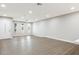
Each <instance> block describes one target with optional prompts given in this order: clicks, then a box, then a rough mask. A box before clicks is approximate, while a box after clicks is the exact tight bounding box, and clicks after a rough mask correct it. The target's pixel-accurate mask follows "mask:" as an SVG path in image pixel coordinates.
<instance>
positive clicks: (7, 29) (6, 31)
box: [0, 17, 12, 39]
mask: <svg viewBox="0 0 79 59" xmlns="http://www.w3.org/2000/svg"><path fill="white" fill-rule="evenodd" d="M5 38H12V19H10V18H4V17H0V39H5Z"/></svg>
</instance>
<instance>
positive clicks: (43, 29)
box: [33, 12, 79, 41]
mask: <svg viewBox="0 0 79 59" xmlns="http://www.w3.org/2000/svg"><path fill="white" fill-rule="evenodd" d="M33 35H36V36H42V37H49V38H56V39H63V40H68V41H74V40H77V39H79V12H78V13H73V14H69V15H64V16H60V17H55V18H53V19H51V20H46V21H40V22H36V23H33Z"/></svg>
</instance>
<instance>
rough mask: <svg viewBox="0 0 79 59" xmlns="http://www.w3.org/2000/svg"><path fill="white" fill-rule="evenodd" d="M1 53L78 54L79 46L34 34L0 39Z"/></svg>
mask: <svg viewBox="0 0 79 59" xmlns="http://www.w3.org/2000/svg"><path fill="white" fill-rule="evenodd" d="M0 54H1V55H76V54H77V55H78V54H79V46H78V45H76V44H72V43H68V42H63V41H59V40H55V39H49V38H45V37H36V36H23V37H14V38H12V39H2V40H0Z"/></svg>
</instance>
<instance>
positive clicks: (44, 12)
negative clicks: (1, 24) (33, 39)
mask: <svg viewBox="0 0 79 59" xmlns="http://www.w3.org/2000/svg"><path fill="white" fill-rule="evenodd" d="M1 4H2V3H0V5H1ZM3 4H5V5H6V7H5V8H2V7H1V6H0V16H2V15H4V14H7V16H9V17H13V18H14V19H15V20H21V21H27V22H35V21H39V20H43V19H47V18H50V17H55V16H58V15H62V14H67V13H71V12H75V11H78V10H79V3H42V5H41V6H38V5H37V4H36V3H3ZM72 7H74V8H75V9H73V10H71V9H70V8H72ZM30 10H31V11H32V14H29V11H30ZM22 17H24V18H22Z"/></svg>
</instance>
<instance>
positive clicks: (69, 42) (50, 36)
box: [34, 35, 79, 45]
mask: <svg viewBox="0 0 79 59" xmlns="http://www.w3.org/2000/svg"><path fill="white" fill-rule="evenodd" d="M34 36H38V37H47V38H50V39H56V40H60V41H65V42H69V43H73V44H77V45H79V43H77V42H75V41H69V40H65V39H61V38H55V37H51V36H40V35H34Z"/></svg>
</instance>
